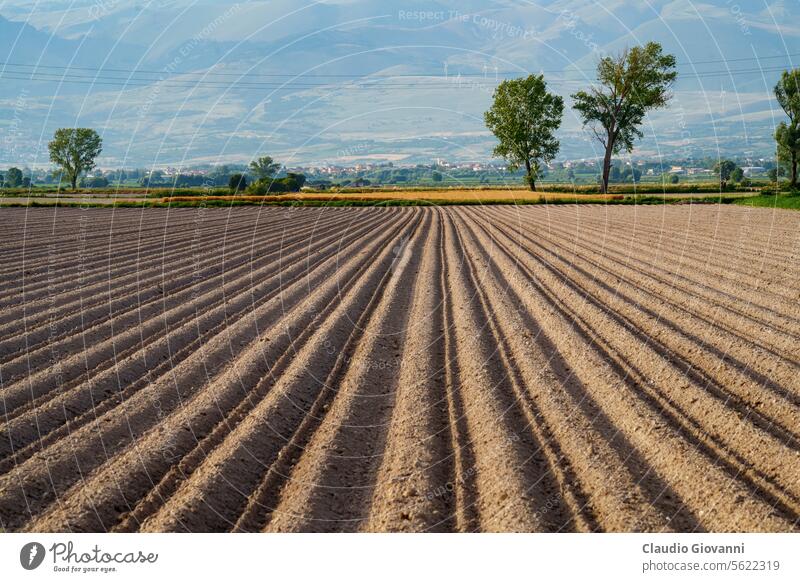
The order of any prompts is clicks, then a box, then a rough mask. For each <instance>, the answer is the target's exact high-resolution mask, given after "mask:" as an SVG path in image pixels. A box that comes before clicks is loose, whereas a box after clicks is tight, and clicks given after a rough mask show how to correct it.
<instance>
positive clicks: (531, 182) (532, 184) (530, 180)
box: [525, 160, 536, 192]
mask: <svg viewBox="0 0 800 582" xmlns="http://www.w3.org/2000/svg"><path fill="white" fill-rule="evenodd" d="M525 170H527V172H528V173H527V174H526V179H527V180H528V186H530V189H531V192H536V180H534V178H533V174H531V162H530V160H525Z"/></svg>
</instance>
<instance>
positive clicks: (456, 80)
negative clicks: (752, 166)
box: [0, 67, 785, 90]
mask: <svg viewBox="0 0 800 582" xmlns="http://www.w3.org/2000/svg"><path fill="white" fill-rule="evenodd" d="M783 70H785V67H770V68H763V69H734V70H729V71H726V70H718V71H703V72H697V73H683V74H681V78H684V79H686V78H688V79H698V80H699V79H712V78H720V77H729V76H739V75H758V74H762V73H776V72H781V71H783ZM568 72H569V71H565V73H568ZM462 77H463V78H464V80H463V81H462V80H461V78H462ZM0 78H3V79H9V80H15V81H31V82H40V83H64V84H76V85H100V86H113V87H153V86H160V87H166V88H176V89H196V88H215V89H260V90H301V89H322V88H335V87H338V88H351V89H356V90H370V89H379V90H385V89H392V88H405V89H410V88H418V87H424V88H427V89H443V88H448V89H452V88H463V89H471V88H476V87H480V86H487V87H488V86H491V85H492V84H494V83H495V82H496V81H499V80H500V78H497V79H492V78H491V77H489V76H486V77H482V78H479V79H475V78H473V77H464V76H463V75H456V76H450V77H438V78H437V79H438V80H439V81H441V80H444V79H446V80H447V82H446V83H442V82H431V83H425V82H422V81H416V82H404V83H386V82H382V79H389V78H391V77H382V78H379V79H375V78H369V77H367V78H362V79H353V80H352V82H349V83H345V84H343V83H342V82H335V81H331V82H328V83H325V82H320V83H302V82H295V81H286V82H284V83H281V82H277V81H276V82H271V83H268V82H255V81H241V80H236V81H231V82H226V81H209V80H200V79H198V80H191V79H186V80H181V79H175V80H160V79H141V78H132V79H124V78H120V77H106V76H101V75H72V74H57V73H41V72H34V71H31V72H28V71H4V72H3V71H0ZM547 81H548V83H550V84H554V85H557V84H563V83H577V82H581V81H584V79H582V78H575V79H567V78H561V79H559V78H551V79H548V80H547Z"/></svg>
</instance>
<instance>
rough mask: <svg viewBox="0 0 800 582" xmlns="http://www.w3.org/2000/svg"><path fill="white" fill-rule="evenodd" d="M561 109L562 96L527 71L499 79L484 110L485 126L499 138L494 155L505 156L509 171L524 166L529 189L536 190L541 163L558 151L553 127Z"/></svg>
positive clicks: (542, 79)
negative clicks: (513, 77) (551, 91)
mask: <svg viewBox="0 0 800 582" xmlns="http://www.w3.org/2000/svg"><path fill="white" fill-rule="evenodd" d="M563 113H564V100H563V99H562V98H561V97H559V96H558V95H553V94H551V93H548V91H547V83H545V80H544V76H542V75H539V76H535V75H530V76H528V77H527V78H521V79H510V80H506V81H503V82H502V83H500V85H499V86H498V87H497V89H496V90H495V92H494V102H493V104H492V107H491V109H489V111H487V112H486V113H485V114H484V119H485V121H486V126H487V127H488V128H489V129H490V130H491V131H492V133H493V134H494V135H495V137H496V138H497V139H498V140H499V141H500V143H499V144H498V145H497V146H496V147H495V148H494V155H496V156H499V157H502V158H505V160H506V161H507V162H508V169H509V170H510V171H512V172H513V171H515V170H516V169H517V168H519V167H520V166H524V167H525V170H526V179H527V181H528V185H529V186H530V188H531V190H536V180H537V179H538V177H539V175H540V173H541V171H542V164H543V163H546V162H549V161H551V160H552V159H553V158H555V156H556V154H558V150H559V147H560V144H559V142H558V139H556V137H555V131H556V130H557V129H558V128H559V127H560V126H561V118H562V115H563Z"/></svg>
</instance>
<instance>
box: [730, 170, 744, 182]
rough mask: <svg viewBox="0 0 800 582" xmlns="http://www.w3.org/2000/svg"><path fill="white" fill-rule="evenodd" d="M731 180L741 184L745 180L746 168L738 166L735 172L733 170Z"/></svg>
mask: <svg viewBox="0 0 800 582" xmlns="http://www.w3.org/2000/svg"><path fill="white" fill-rule="evenodd" d="M731 181H733V182H736V183H737V184H741V183H742V182H743V181H744V170H743V169H741V168H736V169H735V170H734V171H733V172H731Z"/></svg>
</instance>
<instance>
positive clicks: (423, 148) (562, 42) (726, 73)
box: [0, 0, 800, 165]
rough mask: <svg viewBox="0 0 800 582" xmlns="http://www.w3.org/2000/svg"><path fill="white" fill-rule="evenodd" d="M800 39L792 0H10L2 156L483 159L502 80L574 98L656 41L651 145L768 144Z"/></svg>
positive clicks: (726, 147)
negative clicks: (607, 66) (673, 72)
mask: <svg viewBox="0 0 800 582" xmlns="http://www.w3.org/2000/svg"><path fill="white" fill-rule="evenodd" d="M798 38H800V3H798V2H796V1H795V0H772V1H769V0H753V1H752V2H740V3H738V4H735V3H731V2H729V0H708V1H706V2H695V1H690V0H602V1H600V0H540V1H539V2H537V3H535V4H534V3H527V2H519V1H510V0H509V1H494V2H477V1H461V2H456V1H454V0H453V1H445V0H442V1H439V2H434V1H424V2H423V1H416V2H415V1H409V0H402V1H400V0H385V1H381V2H374V1H372V2H368V1H367V0H330V1H324V2H307V3H298V2H296V1H290V0H276V1H270V2H240V3H236V2H232V1H229V0H228V1H214V2H211V1H191V0H174V1H164V0H160V1H155V0H138V1H128V0H90V1H84V0H75V1H69V2H67V1H50V2H42V1H37V2H30V1H20V0H10V1H5V2H0V61H2V63H3V64H1V65H0V71H1V72H2V84H1V85H0V133H1V134H2V139H3V142H2V143H3V144H4V147H3V148H2V149H0V164H7V163H27V164H42V163H46V161H47V156H46V147H45V145H46V141H47V139H49V137H50V135H52V132H53V130H54V129H55V128H57V127H59V126H65V125H75V124H80V125H89V126H93V127H97V128H98V129H99V130H101V131H102V133H103V136H104V139H105V151H104V163H106V164H108V165H115V164H125V165H139V164H158V165H160V164H174V163H180V162H182V161H184V162H187V163H190V162H194V161H201V160H202V161H246V160H248V159H250V158H251V157H252V156H254V155H256V154H257V153H259V152H269V153H271V154H273V155H276V156H278V157H280V158H281V159H283V160H286V161H287V162H289V163H307V162H315V163H345V162H349V161H352V160H355V159H393V160H399V161H409V162H412V161H427V160H430V159H432V158H436V157H442V158H449V159H485V158H487V157H489V156H490V153H491V147H492V142H493V140H492V136H491V135H489V134H488V132H487V131H486V130H485V128H484V127H483V123H482V114H483V111H485V110H486V108H487V107H488V105H489V103H490V100H491V93H492V90H493V88H494V86H495V85H496V83H497V81H498V80H499V79H502V78H503V77H507V76H513V75H522V74H527V73H528V72H539V71H544V72H545V73H546V75H547V78H548V81H549V82H550V84H551V87H552V88H553V89H554V90H556V91H558V92H560V93H562V94H564V95H565V96H568V95H569V94H570V93H571V92H573V91H575V90H576V89H577V88H579V87H583V86H586V85H588V84H589V83H590V82H591V80H592V79H593V69H594V63H595V62H596V60H597V58H598V57H599V56H600V55H603V54H607V53H609V52H615V51H618V50H620V49H621V48H623V47H624V46H626V45H630V44H635V43H639V42H646V41H648V40H657V41H659V42H661V43H663V44H664V46H665V47H666V49H667V50H669V51H670V52H672V53H674V54H675V55H676V56H677V57H678V60H679V63H680V72H681V80H680V82H679V83H678V85H677V87H676V91H675V99H674V100H673V103H672V106H671V108H670V109H669V110H668V111H665V112H660V113H658V114H656V115H654V116H652V118H651V119H649V121H648V122H649V126H648V128H647V133H648V137H647V138H646V139H645V140H644V141H643V142H642V143H641V144H640V146H639V148H638V152H639V153H640V154H642V155H657V154H659V153H661V154H668V155H673V154H676V153H677V154H681V155H696V156H700V155H705V154H715V153H717V152H718V151H722V152H724V153H737V154H742V153H752V154H754V155H761V154H769V152H770V151H771V150H772V143H771V139H770V135H771V133H772V128H773V127H774V125H775V123H776V120H777V119H778V112H777V111H776V107H777V104H776V103H775V102H774V100H773V99H772V94H771V88H772V86H773V85H774V84H775V82H776V80H777V78H778V76H779V72H780V70H781V68H785V67H788V66H791V65H792V64H793V63H795V64H796V62H797V59H798V58H800V54H796V53H795V50H796V49H793V47H798V46H800V44H798ZM797 53H800V50H798V51H797ZM66 67H70V68H69V69H67V68H66ZM562 133H563V137H564V139H563V140H562V143H563V148H562V149H563V152H562V153H563V155H564V156H565V157H570V158H572V157H585V156H591V155H594V154H595V153H596V152H595V151H594V148H595V146H594V144H593V143H592V142H591V141H590V140H588V138H587V136H586V134H585V133H584V132H583V131H581V128H580V125H579V123H578V121H577V120H576V119H575V117H574V114H573V113H572V112H571V110H570V111H568V113H567V115H566V118H565V123H564V128H563V132H562Z"/></svg>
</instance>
